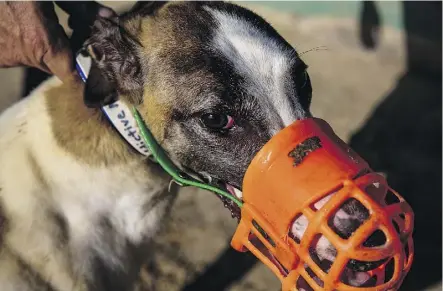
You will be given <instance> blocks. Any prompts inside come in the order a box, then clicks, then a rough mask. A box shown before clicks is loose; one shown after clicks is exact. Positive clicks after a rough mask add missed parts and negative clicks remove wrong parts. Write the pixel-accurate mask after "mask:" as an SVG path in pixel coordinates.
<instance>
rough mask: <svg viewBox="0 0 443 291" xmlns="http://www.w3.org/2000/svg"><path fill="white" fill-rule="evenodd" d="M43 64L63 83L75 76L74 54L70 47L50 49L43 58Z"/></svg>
mask: <svg viewBox="0 0 443 291" xmlns="http://www.w3.org/2000/svg"><path fill="white" fill-rule="evenodd" d="M43 62H44V64H45V65H46V67H47V68H48V70H49V71H50V72H51V73H52V74H54V75H55V76H57V77H58V78H59V79H60V80H62V81H66V80H67V79H70V78H72V76H73V75H74V74H75V70H74V64H73V59H72V52H71V50H70V49H69V47H68V46H66V47H64V48H63V49H57V50H53V49H52V48H51V49H49V50H48V51H47V53H46V54H45V55H44V56H43Z"/></svg>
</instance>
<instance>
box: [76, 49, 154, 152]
mask: <svg viewBox="0 0 443 291" xmlns="http://www.w3.org/2000/svg"><path fill="white" fill-rule="evenodd" d="M91 63H92V59H91V57H89V56H84V55H82V54H78V55H77V58H76V68H77V71H78V73H79V75H80V77H81V79H82V80H83V82H86V80H87V79H88V75H89V71H90V70H91ZM101 110H102V112H103V113H104V114H105V116H106V117H107V118H108V120H109V122H110V123H111V124H112V125H113V126H114V128H115V129H116V130H117V131H118V132H119V133H120V135H121V137H123V139H125V140H126V141H127V142H128V143H129V144H130V145H131V146H132V147H133V148H134V149H135V150H136V151H137V152H139V153H140V154H142V155H144V156H147V157H152V153H151V152H150V150H149V148H148V146H147V145H146V143H145V142H144V140H143V138H142V134H141V132H140V129H139V127H138V125H137V121H136V120H135V118H134V115H133V114H132V110H131V109H130V108H129V107H128V106H127V105H126V104H125V103H124V102H122V101H119V100H117V101H116V102H114V103H111V104H109V105H106V106H103V107H102V108H101Z"/></svg>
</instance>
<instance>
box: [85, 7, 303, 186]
mask: <svg viewBox="0 0 443 291" xmlns="http://www.w3.org/2000/svg"><path fill="white" fill-rule="evenodd" d="M86 46H87V48H88V50H89V51H90V53H91V55H93V56H94V58H95V60H96V62H94V65H93V67H92V69H91V72H90V75H89V79H88V83H87V84H86V92H85V102H86V104H87V105H88V106H101V105H103V104H104V103H105V102H109V101H111V100H113V99H116V98H126V100H128V101H129V102H132V103H133V104H134V105H136V106H138V108H139V110H140V112H141V113H142V115H143V118H144V119H145V120H146V122H147V125H148V127H149V128H150V129H151V131H152V132H153V134H154V136H155V137H156V139H157V140H158V141H159V143H160V144H161V145H162V146H163V148H164V149H165V150H166V151H167V153H168V154H169V156H170V157H171V158H172V160H173V161H174V162H175V163H176V164H177V165H178V166H179V167H180V168H182V170H184V171H185V172H187V173H189V174H192V175H198V176H200V177H202V178H205V179H207V180H208V179H209V180H212V183H217V182H219V181H224V182H226V183H228V184H231V185H233V186H235V187H237V188H240V187H241V183H242V178H243V175H244V173H245V171H246V168H247V167H248V164H249V163H250V161H251V159H252V157H253V156H254V154H255V153H256V152H257V151H258V150H259V149H260V148H261V147H262V146H263V145H264V144H265V143H266V142H267V141H268V140H269V139H270V138H271V137H272V136H273V135H274V134H275V133H277V132H278V131H279V130H281V129H282V128H284V127H285V126H287V125H289V124H290V123H292V122H293V121H295V120H297V119H301V118H305V117H307V116H309V105H310V101H311V84H310V80H309V76H308V73H307V72H306V68H307V66H306V64H305V63H304V62H303V61H302V60H301V59H300V58H299V56H298V54H297V52H296V51H295V49H294V48H293V47H291V46H290V45H289V44H288V43H287V42H286V41H285V40H284V39H283V38H282V37H281V36H280V35H279V34H278V33H277V32H276V31H275V30H274V29H273V28H272V27H271V26H270V25H269V24H268V23H267V22H266V21H264V20H263V19H262V18H260V17H259V16H257V15H256V14H254V13H252V12H250V11H249V10H246V9H243V8H241V7H239V6H236V5H233V4H228V3H221V2H209V3H207V2H172V3H160V2H152V3H149V2H142V3H138V4H136V5H135V6H134V7H133V9H132V10H131V11H130V12H128V13H126V14H124V15H122V16H120V17H119V18H118V19H117V18H116V19H100V20H98V21H97V22H96V23H95V25H94V27H93V33H92V37H91V38H90V39H89V40H88V42H87V44H86Z"/></svg>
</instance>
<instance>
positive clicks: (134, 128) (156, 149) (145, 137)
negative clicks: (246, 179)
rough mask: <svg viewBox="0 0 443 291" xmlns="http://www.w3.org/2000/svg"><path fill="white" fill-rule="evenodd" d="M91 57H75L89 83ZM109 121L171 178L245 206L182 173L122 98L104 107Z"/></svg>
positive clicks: (81, 75)
mask: <svg viewBox="0 0 443 291" xmlns="http://www.w3.org/2000/svg"><path fill="white" fill-rule="evenodd" d="M91 64H92V58H91V57H90V56H89V55H87V54H82V53H78V54H77V56H76V65H75V66H76V69H77V71H78V73H79V75H80V77H81V79H82V80H83V82H86V81H87V79H88V75H89V72H90V69H91ZM101 110H102V112H103V113H104V114H105V115H106V117H107V118H108V120H109V122H110V123H111V124H112V125H113V127H114V128H115V129H116V130H117V131H118V132H119V133H120V135H121V136H122V137H123V138H124V139H125V140H126V141H127V142H128V144H130V145H131V146H132V147H133V148H134V149H135V150H136V151H138V152H139V153H140V154H142V155H144V156H147V157H149V158H151V159H153V160H154V161H155V162H157V163H158V164H160V166H161V167H162V168H163V170H164V171H165V172H167V173H168V174H169V175H170V176H171V177H172V181H174V182H176V183H177V184H178V185H180V186H194V187H198V188H201V189H204V190H208V191H211V192H214V193H216V194H218V195H221V196H223V197H226V198H228V199H229V200H231V201H233V202H234V203H235V204H237V206H238V207H240V208H241V207H242V205H243V203H242V201H240V200H239V199H238V198H237V197H235V196H233V195H232V194H230V193H229V192H227V191H225V190H222V189H219V188H218V187H215V186H212V185H209V184H205V183H202V182H201V181H198V180H196V179H194V178H192V177H189V176H188V175H186V174H184V173H182V172H181V171H180V169H179V168H178V167H177V166H176V165H175V164H174V163H173V162H172V161H171V159H170V158H169V157H168V155H167V154H166V153H165V151H164V150H163V148H162V147H161V146H160V145H159V144H158V143H157V141H156V140H155V137H154V136H153V135H152V133H151V131H150V130H149V129H148V127H147V126H146V123H145V122H144V120H143V118H142V117H141V115H140V114H139V112H138V110H137V109H136V108H135V107H132V108H131V107H130V106H128V105H127V104H126V103H124V102H122V101H119V100H118V101H116V102H114V103H111V104H108V105H106V106H103V107H102V108H101Z"/></svg>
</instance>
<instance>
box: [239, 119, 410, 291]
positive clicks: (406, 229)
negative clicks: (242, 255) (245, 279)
mask: <svg viewBox="0 0 443 291" xmlns="http://www.w3.org/2000/svg"><path fill="white" fill-rule="evenodd" d="M328 196H329V197H328ZM325 197H328V199H329V200H327V202H326V203H324V204H323V205H322V206H320V207H318V202H319V201H321V200H322V199H325ZM353 199H355V200H357V201H358V202H357V203H360V204H361V206H362V208H363V209H366V211H367V213H368V218H367V219H366V220H364V222H363V223H362V224H360V226H358V228H357V229H356V230H355V231H354V232H353V233H352V234H351V235H350V236H349V237H347V238H346V237H345V238H343V237H342V236H339V235H338V234H337V233H336V231H334V230H333V228H332V227H331V220H332V218H333V216H334V215H335V214H336V213H337V211H338V209H339V208H341V206H342V205H343V204H344V203H346V202H347V201H350V200H353ZM243 200H244V205H243V207H242V212H241V214H242V216H241V221H240V224H239V226H238V228H237V230H236V233H235V235H234V237H233V239H232V246H233V248H234V249H236V250H238V251H246V250H249V251H251V252H252V253H253V254H254V255H255V256H256V257H258V258H259V259H260V260H261V261H262V262H263V263H264V264H266V265H267V266H268V267H269V268H270V269H271V270H272V271H273V272H274V273H275V274H276V275H277V276H278V277H279V278H280V280H281V281H282V284H283V290H284V291H289V290H297V285H298V284H300V280H304V281H305V282H304V284H308V285H309V286H310V287H311V289H313V290H374V291H375V290H377V291H380V290H395V289H397V288H399V286H400V284H401V283H402V281H403V279H404V277H405V275H406V274H407V272H408V271H409V269H410V267H411V264H412V259H413V254H414V251H413V242H412V230H413V219H414V214H413V212H412V209H411V207H410V206H409V205H408V204H407V203H406V202H405V200H404V199H403V198H402V197H401V196H400V195H399V194H398V193H396V192H395V191H394V190H392V189H391V188H389V186H388V185H387V183H386V180H385V178H384V177H383V176H381V175H379V174H377V173H375V172H373V171H372V170H371V169H370V168H369V166H368V164H367V163H366V162H365V161H364V160H363V159H362V158H361V157H359V156H358V155H357V154H356V153H355V152H353V151H352V150H351V149H350V148H349V147H348V146H347V145H346V144H345V143H344V142H343V141H342V140H341V139H340V138H339V137H338V136H336V135H335V134H334V132H333V131H332V129H331V128H330V126H329V125H328V124H327V123H326V122H325V121H323V120H321V119H316V118H312V119H306V120H302V121H296V122H295V123H294V124H292V125H290V126H288V127H287V128H285V129H283V130H282V131H281V132H279V133H278V134H277V135H276V136H274V137H273V138H272V139H271V140H270V141H269V142H268V143H267V144H266V145H265V146H264V147H263V148H262V149H261V150H260V152H259V153H258V154H257V156H256V157H255V158H254V159H253V161H252V163H251V165H250V166H249V168H248V170H247V172H246V175H245V179H244V184H243ZM325 200H326V199H325ZM325 200H323V201H325ZM354 202H356V201H354ZM301 215H304V216H305V217H306V218H307V221H308V222H309V224H308V227H307V228H306V230H305V231H304V234H303V236H302V237H301V239H300V240H298V239H296V238H294V237H293V235H292V233H291V228H292V225H293V223H294V221H295V220H296V219H297V218H299V217H300V216H301ZM380 231H381V232H383V234H384V236H385V241H384V244H382V245H378V246H374V247H368V246H365V242H366V241H367V240H368V239H369V238H370V237H371V235H373V234H374V233H375V232H380ZM319 236H324V237H325V238H326V239H327V240H328V241H329V242H330V243H331V244H332V245H333V247H334V248H335V249H336V251H337V255H336V258H335V260H334V261H333V262H332V265H331V266H330V268H329V270H326V271H325V270H324V269H322V268H321V267H320V266H319V265H318V264H317V263H316V260H315V259H314V258H313V257H312V254H311V253H310V247H311V246H312V245H313V244H314V243H315V241H316V240H318V238H319ZM352 261H354V262H356V261H358V262H380V261H381V262H382V263H381V264H380V265H379V266H378V267H377V268H375V269H373V270H371V271H368V272H367V273H369V275H370V276H371V277H372V279H373V280H375V286H374V287H365V288H363V289H362V288H357V287H352V286H349V285H347V284H345V282H343V277H342V274H343V271H344V270H345V268H346V266H347V264H348V263H349V262H352ZM314 277H316V279H314Z"/></svg>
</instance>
